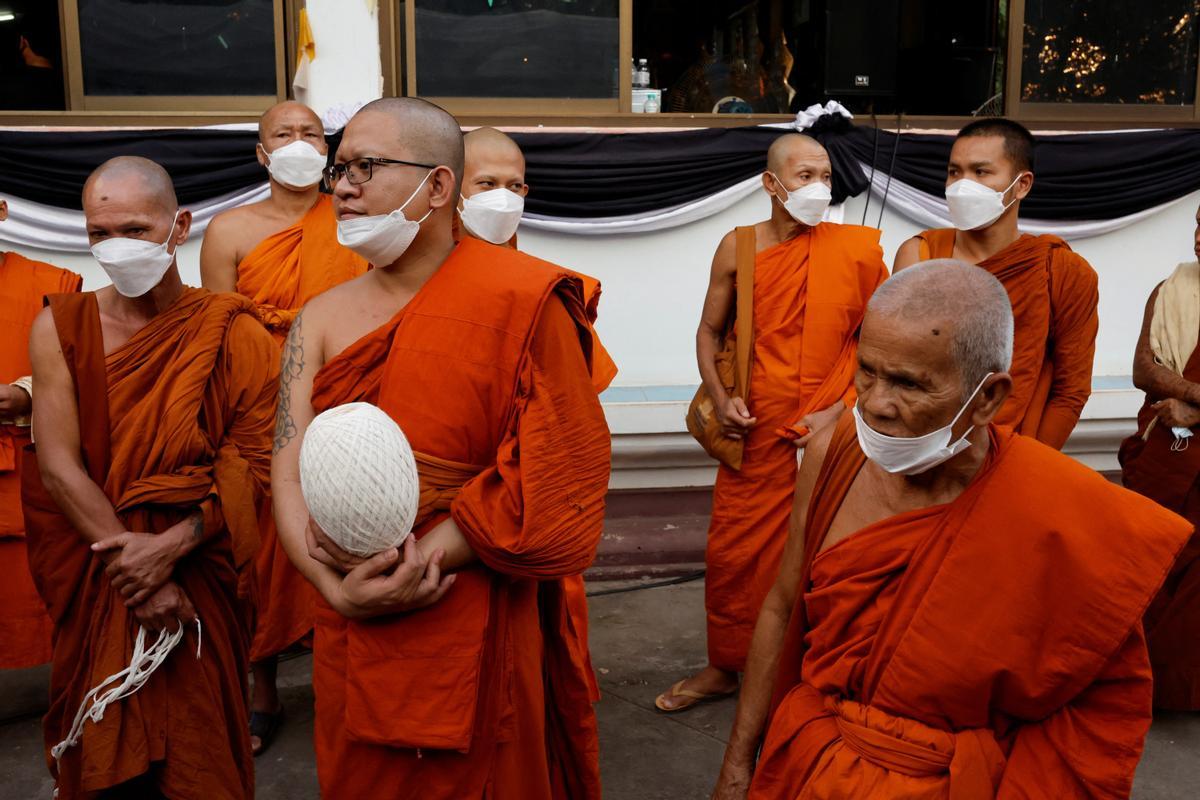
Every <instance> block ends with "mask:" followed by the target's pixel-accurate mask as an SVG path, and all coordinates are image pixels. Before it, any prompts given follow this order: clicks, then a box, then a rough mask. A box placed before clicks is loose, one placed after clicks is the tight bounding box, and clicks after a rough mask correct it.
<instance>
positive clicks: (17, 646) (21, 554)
mask: <svg viewBox="0 0 1200 800" xmlns="http://www.w3.org/2000/svg"><path fill="white" fill-rule="evenodd" d="M82 284H83V279H82V278H80V277H79V276H78V275H76V274H75V273H74V272H68V271H67V270H65V269H59V268H58V267H54V266H51V265H49V264H43V263H41V262H40V261H30V260H29V259H28V258H25V257H24V256H20V255H17V254H16V253H0V383H10V382H12V381H15V380H17V379H18V378H21V377H23V376H26V375H29V374H30V372H31V371H32V370H31V368H30V366H29V329H30V327H31V326H32V325H33V318H34V317H36V316H37V314H38V312H39V311H41V310H42V298H44V297H45V296H46V295H48V294H59V293H61V292H78V291H79V288H80V286H81V285H82ZM27 444H29V427H28V426H27V425H20V426H18V425H12V424H6V423H5V422H4V421H2V420H0V608H2V609H4V614H3V616H0V669H21V668H24V667H32V666H36V665H37V664H44V663H46V662H47V661H49V660H50V617H49V616H47V615H46V606H45V604H43V603H42V598H40V597H38V593H37V590H36V589H35V588H34V586H33V576H32V575H30V574H29V556H28V554H27V552H26V549H25V520H24V518H23V517H22V516H21V451H22V449H23V448H24V447H25V445H27Z"/></svg>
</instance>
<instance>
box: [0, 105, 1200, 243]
mask: <svg viewBox="0 0 1200 800" xmlns="http://www.w3.org/2000/svg"><path fill="white" fill-rule="evenodd" d="M800 122H801V124H803V125H805V127H804V130H805V131H806V132H807V133H809V134H810V135H813V136H815V137H816V138H817V139H819V140H820V141H821V142H822V144H824V145H825V147H826V149H827V150H828V151H829V154H830V158H831V161H832V163H833V173H834V187H833V194H834V202H835V203H840V202H842V201H844V200H845V199H846V198H848V197H854V196H858V195H861V194H862V193H863V192H865V191H870V192H871V197H870V198H869V202H870V203H871V205H872V208H873V209H875V210H873V211H871V213H870V215H869V217H868V219H869V220H874V219H875V218H876V214H877V213H878V208H879V203H880V202H881V200H882V198H883V196H884V195H885V194H886V198H887V207H888V208H889V209H890V210H891V211H893V212H896V213H899V214H900V215H902V216H904V217H906V218H908V219H910V220H911V221H913V222H914V223H915V224H917V225H919V226H922V227H939V226H945V225H948V224H949V223H948V216H947V214H946V206H945V201H944V194H943V188H944V183H945V172H946V162H947V160H948V156H949V152H950V145H951V143H952V141H953V134H952V133H946V132H934V133H925V132H903V133H900V134H896V133H894V132H890V131H883V130H879V129H878V128H873V127H869V126H862V125H855V124H854V123H853V121H852V120H849V119H847V118H846V117H845V116H842V115H841V114H838V113H820V114H815V115H809V116H807V117H806V116H805V115H804V114H802V115H801V120H800ZM794 130H796V126H794V125H790V124H788V125H756V126H747V127H741V128H700V129H687V130H653V131H637V130H636V129H635V130H628V129H626V130H620V131H611V132H606V131H595V130H589V131H586V132H574V131H566V130H562V129H555V130H547V131H535V130H529V129H523V130H516V131H513V132H512V136H513V138H514V139H516V140H517V142H518V143H519V144H520V145H521V148H522V149H523V150H524V151H525V155H526V159H527V163H528V166H527V181H528V183H529V184H530V186H531V190H530V194H529V197H528V199H527V201H526V214H525V218H524V220H522V225H523V226H526V227H528V228H532V229H539V230H549V231H557V232H561V233H565V234H572V235H603V234H620V233H635V232H645V231H653V230H661V229H665V228H671V227H676V226H679V225H684V224H687V223H689V222H694V221H696V220H699V219H703V218H705V217H708V216H711V215H713V214H717V213H719V212H721V211H722V210H724V209H725V208H728V207H729V206H731V205H733V204H735V203H737V202H738V201H740V200H742V199H744V198H745V197H748V196H749V195H751V194H752V193H754V192H756V191H759V190H760V187H761V180H760V175H761V174H762V171H763V169H764V168H765V165H766V152H767V148H768V147H769V146H770V144H771V142H773V141H774V140H775V138H776V137H778V136H780V135H781V134H783V133H787V132H789V131H794ZM332 139H333V141H332V142H331V144H335V143H336V139H337V134H334V135H333V137H332ZM256 142H257V136H256V134H255V132H254V131H253V130H252V129H250V128H249V127H248V126H222V127H206V128H192V129H156V130H137V129H106V130H78V131H70V130H61V129H59V130H54V131H31V130H0V197H3V198H5V199H7V200H9V205H10V219H9V221H8V222H7V223H5V224H3V225H0V243H7V244H9V245H15V246H21V245H25V246H30V247H37V248H41V249H46V250H57V251H66V252H83V251H86V250H87V238H86V235H85V232H84V228H83V217H82V213H81V211H80V191H81V189H82V187H83V182H84V180H85V179H86V178H87V175H88V173H89V172H90V171H91V170H92V169H94V168H95V167H96V166H97V165H99V164H100V163H102V162H103V161H105V160H107V159H109V158H112V157H113V156H118V155H141V156H145V157H147V158H151V159H153V160H155V161H157V162H158V163H160V164H162V165H163V166H164V167H166V169H167V171H168V172H170V173H171V176H172V178H173V179H174V181H175V186H176V190H177V193H178V195H179V199H180V202H181V203H182V204H183V205H184V206H186V207H187V208H190V209H191V210H192V212H193V214H194V216H195V222H194V226H195V228H196V229H197V230H198V231H203V229H204V227H205V226H206V225H207V223H208V221H209V220H210V219H211V218H212V217H213V216H214V215H215V214H217V213H219V212H220V211H222V210H225V209H227V208H231V207H234V206H237V205H240V204H243V203H247V202H252V201H254V200H256V199H260V198H262V197H265V196H266V194H267V183H266V172H265V170H263V168H262V167H261V166H260V165H259V164H258V162H257V160H256V158H255V143H256ZM331 152H332V150H331ZM381 155H387V154H381ZM1035 173H1036V180H1035V182H1034V188H1033V191H1032V192H1031V193H1030V195H1029V197H1027V198H1026V199H1025V201H1024V202H1023V204H1022V208H1021V211H1022V222H1021V226H1022V228H1023V229H1025V230H1028V231H1030V232H1033V233H1041V232H1050V231H1053V232H1054V233H1057V234H1059V235H1060V236H1063V237H1064V238H1067V239H1079V238H1085V237H1087V236H1094V235H1098V234H1100V233H1106V232H1108V231H1112V230H1117V229H1119V228H1121V227H1124V226H1126V225H1129V224H1132V223H1134V222H1137V221H1138V220H1140V219H1143V218H1145V217H1147V216H1150V215H1153V214H1154V213H1156V212H1157V211H1158V210H1160V209H1161V208H1163V207H1164V206H1166V205H1169V204H1171V203H1174V202H1176V201H1178V200H1180V199H1181V198H1183V197H1185V196H1186V195H1188V194H1189V193H1191V192H1193V191H1196V190H1200V130H1195V129H1162V130H1130V131H1117V132H1089V133H1058V134H1042V135H1039V136H1038V146H1037V151H1036V164H1035Z"/></svg>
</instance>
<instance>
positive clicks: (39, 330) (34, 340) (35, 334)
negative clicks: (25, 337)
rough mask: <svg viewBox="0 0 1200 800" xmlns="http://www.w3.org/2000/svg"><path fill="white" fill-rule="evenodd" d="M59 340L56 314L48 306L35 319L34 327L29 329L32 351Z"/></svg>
mask: <svg viewBox="0 0 1200 800" xmlns="http://www.w3.org/2000/svg"><path fill="white" fill-rule="evenodd" d="M57 340H58V326H57V325H55V324H54V312H53V311H51V310H50V306H46V307H44V308H43V309H42V310H41V311H39V312H38V313H37V316H36V317H34V318H33V326H32V327H31V328H30V329H29V346H30V350H31V351H34V348H35V347H37V346H39V345H43V344H45V343H46V342H57ZM34 352H36V351H34Z"/></svg>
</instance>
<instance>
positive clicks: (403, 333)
mask: <svg viewBox="0 0 1200 800" xmlns="http://www.w3.org/2000/svg"><path fill="white" fill-rule="evenodd" d="M462 148H463V146H462V134H461V131H460V129H459V127H458V123H457V122H456V121H455V120H454V118H453V117H451V116H450V115H449V114H447V113H446V112H444V111H443V110H442V109H440V108H438V107H437V106H434V105H432V104H430V103H427V102H425V101H423V100H418V99H415V98H386V99H383V100H377V101H375V102H373V103H370V104H368V105H367V106H365V107H364V108H363V109H362V110H361V111H359V112H358V114H357V115H355V117H354V118H353V119H352V120H351V121H350V123H349V124H348V125H347V126H346V130H345V134H344V137H343V139H342V143H341V146H340V148H339V150H338V155H337V160H338V164H336V165H335V168H334V169H335V171H336V173H337V174H336V176H335V177H336V180H334V181H333V184H334V192H335V195H334V204H335V207H336V208H337V210H338V219H339V236H340V238H341V239H342V241H344V242H345V243H347V244H348V246H351V247H353V248H355V249H356V250H357V251H358V252H360V253H361V254H362V255H364V256H365V257H368V258H369V259H370V261H371V262H372V263H373V264H374V265H375V269H373V270H372V271H370V272H368V273H367V274H366V275H364V276H362V277H360V278H357V279H355V280H353V281H350V282H348V283H345V284H343V285H341V286H339V287H337V288H335V289H332V290H331V291H329V292H327V293H325V294H324V295H321V296H320V297H318V298H316V299H314V300H313V301H311V302H310V303H309V304H308V305H307V306H305V308H304V311H303V312H302V314H301V316H300V317H299V318H297V320H296V322H295V323H294V324H293V325H292V330H291V332H290V333H289V336H288V341H287V343H286V344H285V346H284V360H283V364H282V366H281V375H282V378H281V381H280V400H279V413H278V419H277V424H276V441H275V445H276V457H275V459H274V461H273V464H272V490H273V497H274V503H275V516H276V521H277V523H278V526H279V535H280V540H281V541H282V543H283V545H284V548H285V549H286V550H287V552H288V555H289V556H290V557H291V558H292V560H293V561H294V562H295V563H296V566H297V567H298V568H299V569H300V571H301V572H303V573H304V574H305V576H306V577H307V578H308V579H309V580H310V581H312V583H313V585H314V586H315V587H316V588H317V590H318V591H319V592H320V594H321V601H320V603H319V607H318V611H317V627H316V635H315V640H314V651H313V652H314V658H313V686H314V690H315V692H316V698H317V705H316V723H315V742H316V753H317V772H318V776H319V778H320V783H321V789H322V794H323V795H325V796H328V797H359V796H371V797H378V798H382V799H383V800H397V799H400V798H422V800H425V799H426V798H429V799H431V800H442V799H444V800H451V799H454V800H458V798H481V797H489V798H496V800H505V799H506V798H521V800H549V799H550V798H555V799H556V800H559V799H561V800H567V798H571V800H576V799H578V800H594V798H599V796H600V785H599V765H598V744H597V738H596V722H595V715H594V712H593V709H592V706H591V702H590V696H589V685H588V678H587V675H586V663H585V661H584V660H583V659H582V658H581V657H580V655H581V654H586V652H587V651H586V645H585V644H583V643H580V642H578V641H574V639H576V638H577V637H578V636H579V631H578V630H577V629H576V628H575V627H574V626H573V625H572V620H571V616H570V613H569V611H568V607H567V603H566V600H565V598H564V587H563V581H564V579H566V578H569V577H571V576H576V575H579V574H580V573H581V572H583V570H584V569H585V568H586V567H587V566H588V564H589V563H590V562H591V560H592V559H593V557H594V555H595V548H596V545H597V543H598V541H599V537H600V530H601V525H602V521H603V515H604V497H605V493H606V490H607V486H608V472H609V434H608V429H607V427H606V425H605V422H604V415H603V412H602V410H601V408H600V402H599V399H598V398H597V396H596V391H595V388H594V387H593V385H592V382H591V375H590V360H591V354H592V352H593V351H592V341H591V337H590V333H589V331H590V329H589V327H588V319H587V312H586V309H585V306H584V299H583V292H582V287H581V282H580V281H579V279H578V278H577V277H575V276H573V275H571V274H570V273H568V272H567V271H566V270H563V269H561V268H559V267H556V266H554V265H552V264H548V263H546V262H543V261H539V260H537V259H535V258H532V257H530V256H527V255H525V254H522V253H520V252H517V251H515V250H511V249H505V248H501V247H496V246H494V245H491V244H487V243H485V242H481V241H479V240H477V239H474V238H464V239H463V240H462V241H460V242H457V243H456V242H455V240H454V235H453V230H452V229H453V218H454V209H455V205H456V203H457V200H458V186H459V184H460V182H461V173H462V163H463V149H462ZM374 158H388V159H390V160H392V161H393V162H400V163H397V164H394V165H393V166H392V167H391V168H389V169H383V168H381V167H380V165H379V164H374V163H372V159H374ZM347 308H351V309H354V310H355V313H353V314H348V313H346V309H347ZM356 400H365V401H367V402H372V403H375V404H377V405H378V406H379V407H380V408H382V409H384V410H385V411H386V412H387V413H389V414H390V415H391V416H392V417H393V418H394V419H395V420H396V421H397V422H398V423H399V424H400V426H401V428H402V429H403V430H404V432H405V434H406V435H407V437H408V440H409V442H410V443H411V444H412V447H413V450H414V451H415V452H416V453H417V460H418V471H419V474H420V484H421V487H420V488H421V508H420V511H419V512H418V524H417V527H416V528H415V533H416V536H415V537H409V538H408V539H407V540H406V542H405V544H404V547H403V552H402V553H399V552H397V550H396V549H391V550H387V551H384V552H382V553H380V554H378V555H376V556H373V557H371V558H369V559H367V560H365V561H364V560H362V559H357V558H353V557H351V556H349V555H348V554H347V553H345V552H343V551H342V550H341V549H340V548H338V547H337V546H336V545H335V544H334V543H333V542H332V541H331V540H329V538H328V537H326V536H325V535H324V532H323V531H321V530H320V528H319V527H318V526H316V525H315V524H314V523H312V522H311V520H310V517H309V512H308V509H307V507H306V505H305V502H304V498H303V495H302V494H301V492H300V485H299V457H298V453H299V449H300V443H301V440H302V437H303V433H304V430H305V429H306V427H307V426H308V424H309V422H310V421H311V420H312V418H313V416H314V415H315V413H317V412H320V411H323V410H325V409H327V408H330V407H333V406H336V405H339V404H343V403H347V402H351V401H356ZM346 479H347V480H351V479H353V476H346Z"/></svg>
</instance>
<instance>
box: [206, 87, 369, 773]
mask: <svg viewBox="0 0 1200 800" xmlns="http://www.w3.org/2000/svg"><path fill="white" fill-rule="evenodd" d="M258 140H259V141H258V147H257V155H258V162H259V163H260V164H262V165H263V166H264V167H266V168H267V170H268V174H269V176H270V187H271V194H270V196H269V197H268V198H266V199H265V200H261V201H259V202H257V203H251V204H249V205H245V206H241V207H239V208H234V209H230V210H229V211H225V212H222V213H221V214H218V215H217V216H216V217H214V218H213V221H212V222H211V223H210V224H209V226H208V230H207V231H206V232H205V235H204V244H203V246H202V247H201V250H200V280H201V284H202V285H203V286H204V288H206V289H209V290H210V291H214V292H237V293H238V294H241V295H245V296H246V297H248V298H250V299H251V300H252V301H253V302H254V306H255V310H256V311H257V313H258V316H259V319H260V320H261V321H262V323H263V325H265V326H266V328H267V330H268V331H270V332H271V335H272V336H273V337H274V338H275V341H276V343H277V344H278V345H280V346H282V344H283V340H284V338H285V337H286V336H287V332H288V328H289V327H291V324H292V320H293V319H295V317H296V314H297V313H299V311H300V309H301V308H302V307H303V306H304V304H305V303H307V302H308V301H309V300H311V299H312V298H314V297H316V296H317V295H319V294H320V293H321V292H324V291H326V290H327V289H331V288H333V287H334V286H337V285H338V284H339V283H343V282H345V281H348V280H350V279H351V278H356V277H358V276H359V275H361V274H363V273H364V272H366V270H367V262H366V261H365V260H364V259H362V258H360V257H359V256H357V255H355V254H354V253H353V252H351V251H350V250H348V249H346V248H345V247H342V246H341V245H340V244H338V241H337V219H336V218H335V217H334V215H333V203H332V201H331V200H330V197H329V195H326V194H322V193H321V191H320V188H321V172H322V168H323V167H324V164H325V157H326V154H327V153H328V152H329V147H328V145H327V144H326V142H325V131H324V128H323V127H322V125H321V120H320V118H319V117H318V116H317V115H316V114H315V113H313V111H312V109H310V108H309V107H308V106H305V105H302V104H301V103H296V102H292V101H288V102H284V103H279V104H278V105H275V106H272V107H271V108H270V109H268V110H267V112H266V113H264V114H263V115H262V118H261V119H260V120H259V123H258ZM276 360H278V359H276ZM260 527H261V532H262V547H261V548H260V549H259V551H258V558H257V559H256V561H255V564H254V573H255V576H256V578H257V585H256V587H255V588H256V593H255V606H256V608H257V613H258V618H257V620H256V623H255V629H254V641H253V643H252V644H251V647H250V663H251V671H252V673H253V677H254V688H253V694H252V695H251V698H250V729H251V736H250V742H251V746H252V747H253V748H254V754H255V755H258V754H260V753H262V752H263V751H264V750H265V749H266V747H267V745H268V744H270V742H271V740H272V739H273V738H274V736H275V735H276V733H277V732H278V730H279V725H280V722H281V721H282V713H283V707H282V705H281V704H280V702H279V692H278V690H277V689H276V686H275V677H276V668H277V666H278V660H277V656H278V654H279V653H281V652H283V651H284V650H286V649H287V648H288V647H290V646H292V645H294V644H296V643H297V642H299V641H300V640H301V639H303V638H305V637H306V636H308V635H309V634H310V632H311V631H312V628H313V615H314V613H315V607H314V603H315V601H316V594H315V592H314V591H313V589H312V587H311V586H310V585H309V583H308V581H306V580H304V578H303V577H302V576H301V575H300V573H299V572H297V571H296V568H295V567H293V566H292V562H290V561H289V560H288V557H287V555H286V554H285V553H284V552H283V548H281V547H280V546H279V539H278V536H277V535H276V533H275V520H274V518H273V516H272V514H271V503H270V498H267V499H266V500H265V501H264V503H263V506H262V510H261V511H260Z"/></svg>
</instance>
